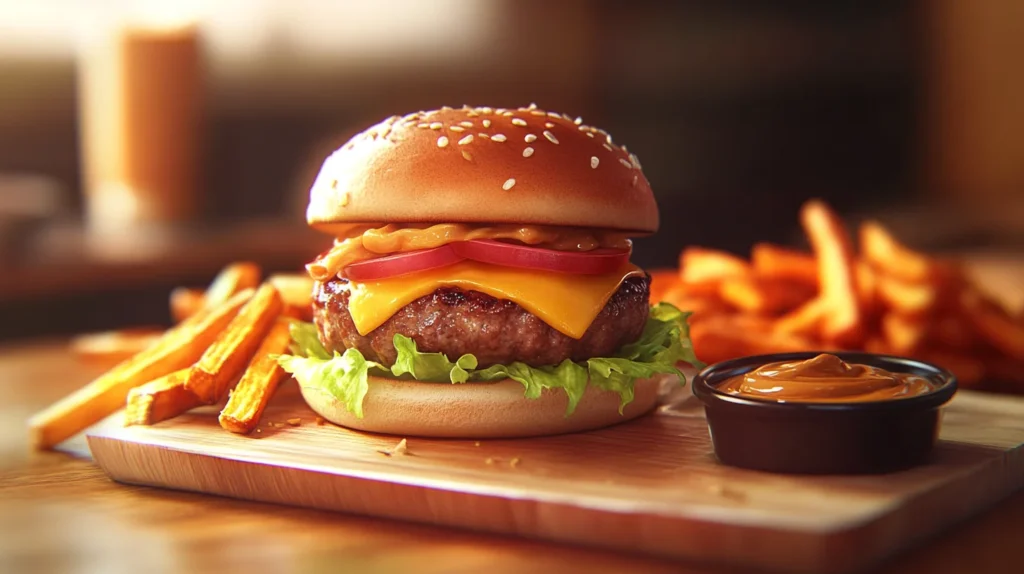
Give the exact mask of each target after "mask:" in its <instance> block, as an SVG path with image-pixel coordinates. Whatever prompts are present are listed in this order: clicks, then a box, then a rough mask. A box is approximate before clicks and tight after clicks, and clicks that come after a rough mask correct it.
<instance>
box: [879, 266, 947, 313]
mask: <svg viewBox="0 0 1024 574" xmlns="http://www.w3.org/2000/svg"><path fill="white" fill-rule="evenodd" d="M875 287H876V293H877V294H878V299H879V301H881V303H882V304H883V305H885V307H886V308H888V309H891V310H893V311H896V312H897V313H900V314H902V315H922V314H925V313H928V312H929V311H931V310H932V309H934V307H935V304H936V302H937V301H938V297H939V294H938V291H937V289H936V287H935V286H934V285H932V284H930V283H928V282H924V283H907V282H905V281H901V280H899V279H896V278H894V277H889V276H885V275H879V276H878V277H877V278H876V280H875Z"/></svg>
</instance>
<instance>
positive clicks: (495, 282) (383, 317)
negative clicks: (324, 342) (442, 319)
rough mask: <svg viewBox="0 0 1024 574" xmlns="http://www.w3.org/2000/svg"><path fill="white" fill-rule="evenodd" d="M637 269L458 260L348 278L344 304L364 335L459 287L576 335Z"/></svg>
mask: <svg viewBox="0 0 1024 574" xmlns="http://www.w3.org/2000/svg"><path fill="white" fill-rule="evenodd" d="M641 274H643V271H641V270H640V268H639V267H637V266H636V265H633V264H632V263H627V264H626V265H623V266H622V268H620V269H619V270H618V271H615V272H614V273H607V274H604V275H570V274H565V273H550V272H545V271H534V270H531V269H517V268H514V267H502V266H497V265H488V264H486V263H479V262H476V261H462V262H460V263H456V264H455V265H450V266H448V267H442V268H440V269H431V270H429V271H424V272H422V273H415V274H412V275H406V276H401V277H391V278H388V279H381V280H378V281H367V282H357V281H352V282H350V283H349V286H350V287H349V288H350V290H351V293H350V296H349V300H348V309H349V313H351V314H352V320H353V322H354V323H355V326H356V329H357V330H358V331H359V334H361V335H366V334H367V333H369V332H370V331H373V330H374V329H376V328H377V327H380V326H381V325H382V324H383V323H384V322H385V321H387V320H388V319H390V318H391V316H392V315H394V314H395V313H396V312H397V311H398V310H399V309H401V308H402V307H405V306H406V305H408V304H409V303H412V302H413V301H415V300H416V299H419V298H420V297H423V296H424V295H429V294H430V293H433V292H434V291H436V290H437V289H439V288H441V287H461V288H463V289H466V290H472V291H479V292H481V293H486V294H487V295H490V296H491V297H495V298H498V299H507V300H509V301H512V302H514V303H517V304H518V305H519V306H520V307H522V308H524V309H526V310H527V311H529V312H530V313H533V314H534V315H536V316H537V317H539V318H540V319H541V320H542V321H544V322H545V323H547V324H548V325H551V327H552V328H554V329H556V330H558V331H559V332H560V333H563V334H565V335H568V336H569V337H572V338H574V339H579V338H581V337H583V334H584V333H585V332H586V331H587V329H588V328H589V327H590V324H591V323H593V322H594V319H595V318H597V315H598V314H599V313H600V312H601V309H603V308H604V306H605V304H606V303H608V299H609V298H611V296H612V295H613V294H614V293H615V291H617V290H618V288H619V285H621V284H622V282H623V281H624V280H625V279H626V278H628V277H632V276H635V275H641Z"/></svg>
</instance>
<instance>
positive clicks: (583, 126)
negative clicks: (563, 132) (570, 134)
mask: <svg viewBox="0 0 1024 574" xmlns="http://www.w3.org/2000/svg"><path fill="white" fill-rule="evenodd" d="M576 129H578V130H580V131H581V132H585V131H587V130H592V129H593V128H591V127H590V126H587V125H581V126H579V127H577V128H576Z"/></svg>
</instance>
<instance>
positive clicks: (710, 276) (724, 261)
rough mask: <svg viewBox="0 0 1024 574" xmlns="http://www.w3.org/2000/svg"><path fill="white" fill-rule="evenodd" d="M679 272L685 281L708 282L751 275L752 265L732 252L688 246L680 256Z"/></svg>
mask: <svg viewBox="0 0 1024 574" xmlns="http://www.w3.org/2000/svg"><path fill="white" fill-rule="evenodd" d="M679 273H680V279H682V280H683V282H684V283H688V284H694V283H706V282H712V281H719V280H721V279H725V278H727V277H740V276H744V275H749V274H750V265H749V264H748V263H747V262H746V261H744V260H743V259H741V258H739V257H737V256H735V255H733V254H732V253H727V252H725V251H718V250H715V249H704V248H701V247H687V248H686V249H684V250H683V252H682V254H681V255H680V256H679Z"/></svg>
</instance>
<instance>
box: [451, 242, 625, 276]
mask: <svg viewBox="0 0 1024 574" xmlns="http://www.w3.org/2000/svg"><path fill="white" fill-rule="evenodd" d="M449 245H450V246H451V248H452V249H453V250H454V251H455V253H456V254H457V255H459V256H461V257H464V258H466V259H473V260H474V261H480V262H481V263H491V264H494V265H504V266H507V267H524V268H526V269H541V270H544V271H555V272H558V273H574V274H579V275H600V274H602V273H611V272H612V271H615V270H616V269H619V268H620V267H622V265H624V264H625V263H626V262H628V261H629V249H594V250H592V251H555V250H554V249H542V248H540V247H529V246H526V245H516V244H514V243H506V242H503V241H495V240H493V239H473V240H471V241H462V242H459V243H451V244H449Z"/></svg>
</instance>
